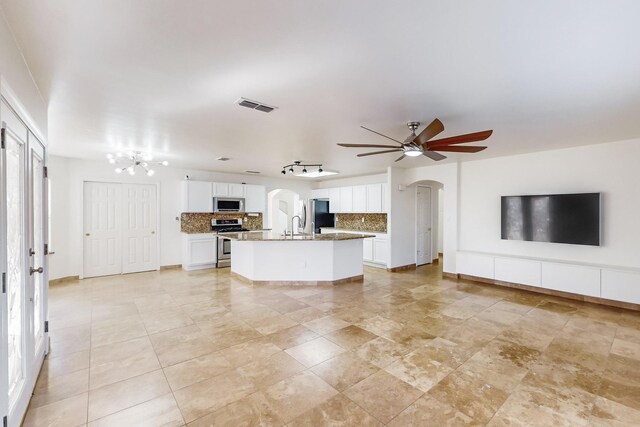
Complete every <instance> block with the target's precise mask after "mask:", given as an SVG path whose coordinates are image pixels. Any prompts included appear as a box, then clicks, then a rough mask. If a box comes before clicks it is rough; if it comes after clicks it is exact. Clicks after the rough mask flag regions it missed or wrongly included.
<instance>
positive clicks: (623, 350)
mask: <svg viewBox="0 0 640 427" xmlns="http://www.w3.org/2000/svg"><path fill="white" fill-rule="evenodd" d="M611 353H613V354H616V355H618V356H623V357H628V358H630V359H636V360H640V343H635V342H633V341H625V340H622V339H619V338H616V339H615V340H613V345H612V346H611Z"/></svg>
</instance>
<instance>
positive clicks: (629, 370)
mask: <svg viewBox="0 0 640 427" xmlns="http://www.w3.org/2000/svg"><path fill="white" fill-rule="evenodd" d="M597 394H598V395H600V396H602V397H606V398H607V399H609V400H612V401H614V402H617V403H620V404H622V405H625V406H629V407H631V408H633V409H636V410H640V361H639V360H636V359H628V358H626V357H622V356H618V355H615V354H611V355H610V356H609V359H608V360H607V368H606V369H605V371H604V373H603V374H602V382H601V384H600V388H599V389H598V391H597Z"/></svg>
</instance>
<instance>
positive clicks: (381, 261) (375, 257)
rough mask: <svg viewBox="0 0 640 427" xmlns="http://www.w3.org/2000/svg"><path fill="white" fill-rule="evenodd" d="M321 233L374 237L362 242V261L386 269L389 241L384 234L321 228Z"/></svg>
mask: <svg viewBox="0 0 640 427" xmlns="http://www.w3.org/2000/svg"><path fill="white" fill-rule="evenodd" d="M322 233H362V234H369V235H373V236H375V237H373V238H367V239H363V240H362V260H363V261H364V262H365V264H367V265H370V266H371V267H379V268H386V267H387V264H388V263H389V239H388V238H387V234H386V233H371V232H368V231H350V230H336V229H335V228H322Z"/></svg>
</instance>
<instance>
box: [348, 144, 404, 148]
mask: <svg viewBox="0 0 640 427" xmlns="http://www.w3.org/2000/svg"><path fill="white" fill-rule="evenodd" d="M338 145H339V146H340V147H365V148H400V147H396V146H395V145H375V144H338Z"/></svg>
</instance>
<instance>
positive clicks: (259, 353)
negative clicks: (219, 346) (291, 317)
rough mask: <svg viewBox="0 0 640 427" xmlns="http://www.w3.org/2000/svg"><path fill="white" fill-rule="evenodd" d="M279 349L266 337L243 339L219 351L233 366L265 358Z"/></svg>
mask: <svg viewBox="0 0 640 427" xmlns="http://www.w3.org/2000/svg"><path fill="white" fill-rule="evenodd" d="M280 351H281V350H280V348H279V347H278V346H276V345H275V344H273V343H272V342H271V341H270V340H269V339H268V338H267V337H262V338H257V339H254V340H249V341H245V342H243V343H241V344H237V345H234V346H231V347H229V348H226V349H224V350H221V351H220V354H222V355H223V356H224V357H225V358H226V359H227V360H228V361H229V363H231V365H233V366H234V367H238V366H242V365H246V364H247V363H251V362H255V361H256V360H260V359H264V358H267V357H269V356H271V355H273V354H276V353H279V352H280Z"/></svg>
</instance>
